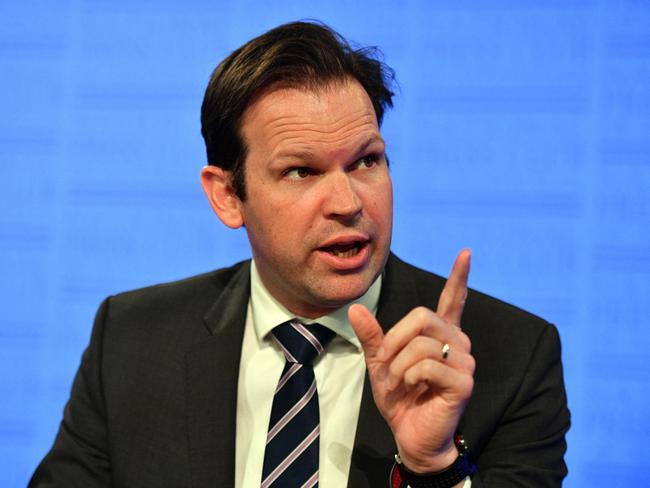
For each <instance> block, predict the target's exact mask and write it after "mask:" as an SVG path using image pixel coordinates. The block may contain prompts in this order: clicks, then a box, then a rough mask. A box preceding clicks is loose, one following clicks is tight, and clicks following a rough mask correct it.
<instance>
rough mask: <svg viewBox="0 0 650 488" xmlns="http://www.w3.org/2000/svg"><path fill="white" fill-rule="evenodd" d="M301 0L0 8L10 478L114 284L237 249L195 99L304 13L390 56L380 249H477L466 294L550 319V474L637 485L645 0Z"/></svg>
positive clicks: (30, 451) (643, 315)
mask: <svg viewBox="0 0 650 488" xmlns="http://www.w3.org/2000/svg"><path fill="white" fill-rule="evenodd" d="M305 3H306V2H279V1H271V2H259V1H255V2H253V1H241V2H225V1H221V2H219V1H207V0H205V1H201V0H194V1H190V2H181V1H179V0H165V1H162V2H151V1H145V0H140V1H126V0H124V1H117V2H114V1H110V2H109V1H100V0H95V1H90V0H88V1H75V2H70V1H68V2H66V1H59V2H51V1H43V0H41V1H32V2H22V3H21V2H3V3H2V4H0V19H1V20H0V24H1V28H0V107H2V114H3V117H2V118H1V119H0V162H1V166H0V168H1V171H2V173H1V175H2V177H3V178H2V181H3V182H4V185H3V191H2V192H0V205H1V206H2V207H1V209H2V212H0V270H2V272H1V273H0V309H1V310H2V314H1V315H0V371H1V372H2V374H1V375H0V394H1V395H2V398H3V401H2V402H0V479H2V480H3V486H8V487H19V486H24V485H25V484H26V481H27V479H28V478H29V476H30V474H31V472H32V470H33V469H34V467H35V466H36V464H37V462H38V460H39V459H40V458H41V457H42V456H43V455H44V454H45V452H46V451H47V449H48V448H49V446H50V445H51V443H52V440H53V437H54V434H55V432H56V430H57V428H58V422H59V420H60V418H61V412H62V408H63V405H64V402H65V400H66V398H67V396H68V393H69V388H70V384H71V381H72V377H73V375H74V372H75V370H76V368H77V366H78V364H79V358H80V356H81V352H82V350H83V348H84V346H85V344H86V343H87V340H88V336H89V333H90V327H91V324H92V318H93V315H94V312H95V309H96V307H97V305H98V304H99V302H100V301H101V300H102V299H103V298H104V297H105V296H106V295H108V294H111V293H115V292H118V291H122V290H125V289H129V288H135V287H139V286H143V285H146V284H151V283H155V282H160V281H166V280H171V279H176V278H181V277H184V276H187V275H190V274H194V273H198V272H202V271H206V270H209V269H213V268H217V267H220V266H225V265H228V264H230V263H232V262H234V261H236V260H239V259H243V258H245V257H247V256H248V254H249V250H248V244H247V242H246V239H245V235H244V233H243V232H239V231H238V232H234V231H228V230H226V229H225V228H223V227H222V226H221V225H220V224H219V223H218V221H217V219H216V218H215V217H213V215H212V213H211V211H210V209H209V207H208V205H207V203H206V202H205V201H204V197H203V195H202V193H201V191H200V188H199V182H198V173H199V169H200V168H201V166H202V165H203V163H204V161H205V155H204V149H203V146H202V140H201V138H200V132H199V106H200V103H201V98H202V94H203V90H204V87H205V84H206V82H207V79H208V77H209V75H210V73H211V71H212V69H214V67H215V66H216V64H217V63H218V61H219V60H220V59H222V58H223V57H224V56H226V55H227V54H228V53H229V52H230V51H231V50H233V49H234V48H236V47H238V46H239V45H240V44H241V43H243V42H244V41H246V40H248V39H250V38H251V37H253V36H255V35H257V34H259V33H261V32H263V31H264V30H266V29H268V28H270V27H273V26H275V25H277V24H279V23H282V22H285V21H289V20H295V19H299V18H319V19H322V20H323V21H325V22H327V23H329V24H331V25H332V26H334V27H335V28H336V29H337V30H339V31H340V32H341V33H343V34H344V35H345V36H347V37H349V38H351V39H353V40H355V41H358V42H359V43H361V44H376V45H379V46H380V47H382V49H383V51H384V53H385V55H386V60H387V62H388V63H389V64H391V65H392V66H393V67H394V68H395V69H396V70H397V75H398V80H399V83H400V88H399V90H398V96H397V99H396V107H395V110H394V111H393V112H391V113H389V114H388V115H387V118H386V122H385V126H384V136H385V138H386V140H387V142H388V151H389V155H390V157H391V162H392V165H391V171H392V173H393V178H394V184H395V189H396V198H395V207H396V213H395V234H394V239H393V249H394V250H395V251H396V252H397V253H398V254H399V255H401V256H402V257H403V258H405V259H407V260H408V261H411V262H413V263H414V264H419V265H421V266H423V267H426V268H429V269H431V270H433V271H437V272H439V273H443V274H445V273H447V271H448V268H449V266H450V265H451V262H452V260H453V257H454V256H455V254H456V252H457V251H458V250H459V249H460V248H461V247H466V246H469V247H471V248H472V249H473V251H474V259H473V266H474V268H473V271H472V277H471V281H472V284H473V286H475V287H476V288H478V289H480V290H483V291H486V292H488V293H490V294H493V295H496V296H498V297H500V298H503V299H505V300H507V301H511V302H513V303H515V304H517V305H520V306H522V307H524V308H527V309H529V310H531V311H533V312H536V313H538V314H540V315H542V316H544V317H546V318H547V319H549V320H551V321H552V322H554V323H556V324H557V326H558V328H559V330H560V333H561V336H562V340H563V346H564V351H563V355H564V364H565V372H566V381H567V387H568V393H569V401H570V407H571V410H572V414H573V427H572V430H571V432H570V435H569V453H568V457H567V459H568V462H569V468H570V475H569V478H568V479H567V483H566V486H585V487H586V486H589V487H598V486H603V487H606V486H623V485H626V486H627V485H632V486H643V485H644V484H646V483H647V479H648V475H647V473H648V472H650V462H649V461H647V460H646V459H645V457H644V456H643V455H642V454H641V455H639V445H643V442H644V441H643V440H644V439H647V438H648V437H650V427H649V426H648V422H647V418H646V417H647V412H648V411H650V401H649V399H648V396H649V395H648V393H647V392H648V391H649V390H650V388H649V387H650V385H649V383H650V358H649V357H648V356H649V354H648V351H649V350H650V333H649V332H648V327H647V321H648V317H650V300H648V297H649V296H650V196H649V194H650V192H649V189H650V138H648V134H650V7H649V6H648V4H647V2H642V1H634V0H627V1H620V2H607V1H604V0H603V1H597V0H591V1H589V0H584V1H577V0H574V1H564V0H563V1H560V0H556V1H544V2H530V1H514V0H510V1H508V0H492V1H490V0H488V1H485V2H473V1H472V2H470V1H466V0H455V1H451V0H447V1H440V0H439V1H431V2H429V1H420V2H408V4H406V5H399V6H396V5H395V4H394V2H388V1H375V2H349V1H346V2H332V1H327V2H326V1H316V2H309V5H308V6H305ZM262 13H263V14H262ZM635 439H636V440H638V442H634V440H635ZM639 443H640V444H639Z"/></svg>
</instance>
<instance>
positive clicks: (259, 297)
mask: <svg viewBox="0 0 650 488" xmlns="http://www.w3.org/2000/svg"><path fill="white" fill-rule="evenodd" d="M380 291H381V274H380V275H379V276H378V277H377V279H376V280H375V281H374V282H373V284H372V285H370V288H368V291H366V293H364V294H363V295H362V296H361V297H359V298H358V299H356V300H354V301H353V302H350V303H348V304H347V305H345V306H343V307H341V308H339V309H337V310H334V311H333V312H332V313H329V314H327V315H323V316H322V317H317V318H315V319H308V318H306V317H297V318H298V319H299V320H300V321H301V322H304V323H306V324H310V323H313V322H318V323H319V324H321V325H324V326H325V327H327V328H329V329H330V330H332V331H334V332H336V334H337V335H339V336H340V337H342V338H343V339H345V340H346V341H348V342H350V343H351V344H353V345H354V346H355V347H356V348H357V349H360V348H361V343H360V342H359V339H358V338H357V336H356V334H355V333H354V330H353V329H352V326H351V325H350V322H349V321H348V308H349V307H350V305H353V304H355V303H360V304H361V305H364V306H365V307H366V308H367V309H368V310H370V312H372V314H373V315H375V314H376V312H377V304H378V303H379V292H380ZM251 309H252V313H253V324H254V326H255V333H256V335H257V339H258V341H262V340H263V339H264V338H265V337H266V335H267V334H268V333H269V332H271V330H272V329H273V328H274V327H276V326H277V325H280V324H282V323H284V322H286V321H288V320H291V319H293V318H296V315H294V314H292V313H291V312H289V310H287V309H286V308H285V307H284V306H283V305H282V304H281V303H280V302H278V301H277V300H276V299H275V298H274V297H273V295H271V293H270V292H269V291H268V289H267V288H266V286H264V283H262V279H261V278H260V275H259V273H258V271H257V267H256V266H255V261H254V260H253V261H252V262H251Z"/></svg>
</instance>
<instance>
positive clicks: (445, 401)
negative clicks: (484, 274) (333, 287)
mask: <svg viewBox="0 0 650 488" xmlns="http://www.w3.org/2000/svg"><path fill="white" fill-rule="evenodd" d="M469 267H470V251H469V250H467V249H465V250H463V251H461V252H460V253H459V255H458V257H457V258H456V261H455V262H454V266H453V267H452V270H451V273H450V275H449V279H448V280H447V283H446V284H445V287H444V289H443V291H442V293H441V295H440V297H439V300H438V308H437V310H436V311H435V312H433V311H431V310H429V309H427V308H424V307H418V308H415V309H413V310H412V311H411V312H409V313H408V314H407V315H406V316H405V317H404V318H402V320H400V321H399V322H398V323H397V324H395V326H394V327H393V328H392V329H391V330H390V331H389V332H388V333H387V334H386V335H384V333H383V331H382V329H381V327H380V326H379V323H378V322H377V320H376V319H375V317H374V316H373V315H372V314H371V313H370V312H369V311H368V309H367V308H365V307H364V306H363V305H353V306H351V307H350V309H349V311H348V317H349V319H350V323H351V324H352V327H353V328H354V331H355V333H356V334H357V336H358V337H359V340H360V341H361V344H362V346H363V350H364V355H365V359H366V365H367V368H368V374H369V377H370V382H371V385H372V391H373V396H374V400H375V403H376V405H377V407H378V408H379V411H380V412H381V414H382V415H383V417H384V419H385V420H386V422H387V423H388V425H389V426H390V428H391V429H392V431H393V435H394V436H395V442H396V443H397V447H398V450H399V454H400V457H401V458H402V462H404V464H405V465H406V467H407V468H409V469H410V470H412V471H415V472H422V473H425V472H434V471H438V470H441V469H444V468H446V467H447V466H449V465H450V464H452V463H453V462H454V460H455V459H456V457H457V455H458V451H457V449H456V446H455V445H454V442H453V438H454V434H455V431H456V427H457V425H458V421H459V419H460V416H461V415H462V413H463V411H464V409H465V406H466V405H467V402H468V400H469V398H470V396H471V394H472V389H473V387H474V379H473V375H474V368H475V362H474V358H473V357H472V355H471V354H470V349H471V344H470V340H469V338H468V337H467V336H466V335H465V334H464V333H463V332H462V331H461V330H460V326H459V324H460V318H461V316H462V313H463V307H464V305H465V299H466V297H467V278H468V275H469Z"/></svg>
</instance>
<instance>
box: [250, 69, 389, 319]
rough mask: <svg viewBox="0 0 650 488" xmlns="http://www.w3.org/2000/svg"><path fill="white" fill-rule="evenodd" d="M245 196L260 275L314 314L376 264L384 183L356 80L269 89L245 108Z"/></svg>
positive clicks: (385, 219)
mask: <svg viewBox="0 0 650 488" xmlns="http://www.w3.org/2000/svg"><path fill="white" fill-rule="evenodd" d="M241 130H242V135H243V137H244V140H245V142H246V144H247V147H248V154H247V158H246V162H245V165H246V166H245V174H246V193H247V199H246V201H244V202H239V212H240V213H241V216H242V219H243V222H244V225H245V226H246V231H247V233H248V238H249V240H250V243H251V247H252V251H253V257H254V258H255V262H256V265H257V268H258V270H259V273H260V277H261V278H262V281H263V283H264V284H265V286H266V287H267V288H268V290H269V291H270V292H271V293H272V294H273V296H274V297H275V298H276V299H277V300H278V301H280V303H282V304H283V305H284V306H285V307H287V308H288V309H289V310H290V311H291V312H293V313H295V314H297V315H302V316H307V317H317V316H320V315H323V314H325V313H328V312H330V311H332V310H333V309H336V308H339V307H341V306H343V305H345V304H346V303H348V302H350V301H352V300H354V299H356V298H358V297H360V296H361V295H363V294H364V293H365V292H366V290H367V289H368V287H369V286H370V285H371V284H372V282H373V281H374V280H375V278H376V277H377V276H378V275H379V273H381V270H382V269H383V266H384V264H385V262H386V259H387V257H388V252H389V247H390V238H391V229H392V217H393V212H392V199H393V196H392V184H391V179H390V175H389V173H388V167H387V162H386V157H385V153H384V141H383V139H382V138H381V135H380V133H379V127H378V125H377V117H376V116H375V111H374V109H373V106H372V103H371V101H370V99H369V97H368V95H367V93H366V92H365V90H364V89H363V88H362V87H361V85H360V84H359V83H358V82H356V81H342V82H335V83H333V84H331V85H328V86H326V87H323V88H319V89H316V90H315V91H311V90H308V89H286V88H280V89H277V90H272V91H270V92H268V93H266V94H264V95H262V96H261V97H260V98H259V99H257V100H256V101H255V102H254V103H253V104H252V105H251V106H250V107H249V108H248V109H247V110H246V111H245V112H244V117H243V120H242V129H241Z"/></svg>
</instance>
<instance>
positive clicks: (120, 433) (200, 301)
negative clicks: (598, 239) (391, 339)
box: [30, 255, 569, 488]
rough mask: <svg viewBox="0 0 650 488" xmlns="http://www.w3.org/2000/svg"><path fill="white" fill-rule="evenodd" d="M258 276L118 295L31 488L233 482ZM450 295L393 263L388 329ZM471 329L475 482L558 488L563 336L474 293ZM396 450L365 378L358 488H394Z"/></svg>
mask: <svg viewBox="0 0 650 488" xmlns="http://www.w3.org/2000/svg"><path fill="white" fill-rule="evenodd" d="M249 270H250V265H249V263H248V262H245V263H240V264H238V265H235V266H233V267H232V268H229V269H223V270H218V271H215V272H212V273H209V274H205V275H201V276H197V277H193V278H190V279H187V280H184V281H180V282H176V283H171V284H165V285H159V286H155V287H150V288H146V289H142V290H137V291H133V292H129V293H125V294H121V295H118V296H115V297H111V298H109V299H107V300H106V301H105V302H104V303H103V304H102V306H101V308H100V309H99V312H98V314H97V318H96V322H95V326H94V328H93V332H92V336H91V340H90V345H89V346H88V348H87V350H86V351H85V352H84V355H83V359H82V363H81V366H80V368H79V371H78V373H77V376H76V378H75V381H74V385H73V387H72V393H71V396H70V400H69V402H68V404H67V405H66V407H65V412H64V417H63V421H62V423H61V427H60V430H59V433H58V435H57V437H56V440H55V442H54V446H53V447H52V449H51V451H50V452H49V453H48V454H47V456H46V457H45V459H44V460H43V461H42V463H41V464H40V465H39V467H38V468H37V470H36V472H35V473H34V476H33V478H32V481H31V482H30V486H32V487H50V486H52V487H54V486H56V487H77V486H78V487H83V488H92V487H108V486H114V487H137V488H140V487H143V488H156V487H175V488H176V487H194V488H217V487H229V486H233V484H234V463H235V435H236V433H235V416H236V402H237V381H238V375H239V359H240V349H241V348H240V345H241V342H242V337H243V330H244V327H243V324H244V320H245V316H246V305H247V302H248V298H249V286H250V283H249V281H250V280H249ZM443 285H444V279H443V278H441V277H439V276H436V275H432V274H430V273H427V272H425V271H422V270H420V269H417V268H414V267H412V266H410V265H408V264H406V263H404V262H402V261H400V260H399V259H397V258H396V257H395V256H392V255H391V257H390V259H389V262H388V264H387V266H386V271H385V276H384V281H383V287H382V291H381V297H380V304H379V309H378V313H377V316H378V319H379V322H380V323H381V324H382V327H384V328H385V329H386V330H387V329H388V328H390V327H391V326H392V325H394V324H395V323H396V322H397V321H398V320H400V319H401V318H402V317H403V316H404V315H406V313H408V312H409V311H410V310H411V309H413V308H414V307H416V306H419V305H422V306H426V307H429V308H432V309H435V307H436V304H437V299H438V297H439V295H440V292H441V291H442V288H443ZM462 327H463V329H464V330H465V331H466V333H467V334H468V335H469V337H470V339H471V340H472V352H473V355H474V356H475V358H476V363H477V369H476V374H475V387H474V393H473V395H472V399H471V401H470V402H469V404H468V406H467V409H466V411H465V414H464V415H463V417H462V420H461V423H460V426H459V430H461V431H462V432H463V434H464V436H465V439H466V441H467V443H468V445H469V446H470V448H471V450H472V452H473V455H474V458H475V459H476V461H477V464H478V473H477V474H476V475H475V476H474V477H473V479H472V483H473V485H472V486H473V487H474V488H480V487H481V486H495V487H507V486H531V487H546V486H559V485H560V484H561V479H562V478H563V476H564V475H565V474H566V466H565V464H564V461H563V455H564V452H565V449H566V444H565V440H564V434H565V432H566V431H567V429H568V427H569V412H568V410H567V407H566V396H565V391H564V385H563V380H562V366H561V362H560V343H559V338H558V334H557V331H556V329H555V328H554V327H553V326H552V325H549V324H548V323H546V322H544V321H543V320H541V319H539V318H537V317H534V316H532V315H530V314H528V313H526V312H524V311H522V310H519V309H517V308H515V307H512V306H510V305H507V304H505V303H503V302H499V301H497V300H495V299H493V298H490V297H487V296H486V295H483V294H481V293H478V292H475V291H470V293H469V296H468V299H467V304H466V307H465V312H464V315H463V321H462ZM342 408H345V407H342ZM394 453H395V445H394V441H393V438H392V435H391V432H390V430H389V429H388V427H387V425H386V424H385V422H384V421H383V419H382V417H381V415H380V414H379V413H378V411H377V409H376V407H375V405H374V403H373V399H372V393H371V391H370V387H369V384H368V381H367V378H366V382H365V387H364V391H363V396H362V401H361V413H360V416H359V423H358V426H357V434H356V439H355V445H354V451H353V455H352V465H351V468H350V478H349V479H350V481H349V486H350V487H352V488H357V487H384V486H388V481H387V480H388V473H389V470H390V466H391V465H392V460H393V454H394Z"/></svg>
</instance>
